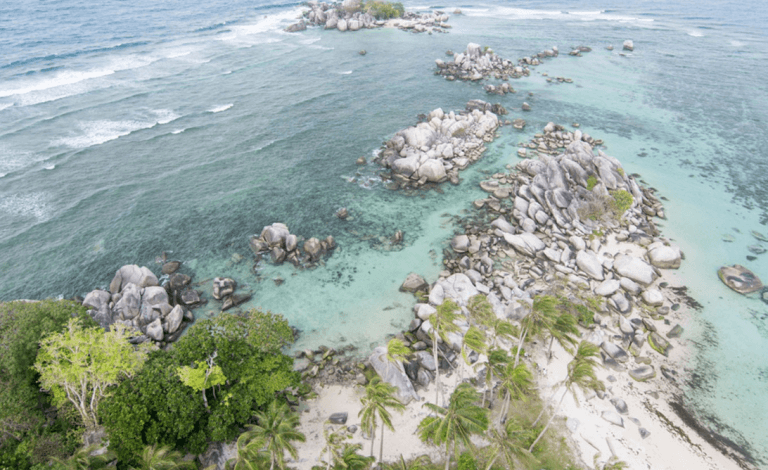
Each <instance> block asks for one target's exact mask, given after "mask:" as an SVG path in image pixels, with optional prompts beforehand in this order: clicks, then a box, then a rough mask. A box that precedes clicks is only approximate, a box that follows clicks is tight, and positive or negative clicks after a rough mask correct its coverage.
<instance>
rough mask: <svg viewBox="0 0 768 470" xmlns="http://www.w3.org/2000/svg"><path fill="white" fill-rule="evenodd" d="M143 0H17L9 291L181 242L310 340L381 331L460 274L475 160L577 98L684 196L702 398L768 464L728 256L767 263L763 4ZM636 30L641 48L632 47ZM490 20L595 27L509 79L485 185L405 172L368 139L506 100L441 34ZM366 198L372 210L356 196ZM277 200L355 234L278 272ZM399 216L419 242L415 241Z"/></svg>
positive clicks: (81, 283)
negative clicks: (425, 12)
mask: <svg viewBox="0 0 768 470" xmlns="http://www.w3.org/2000/svg"><path fill="white" fill-rule="evenodd" d="M131 5H132V6H131V7H126V6H125V5H124V4H122V3H121V2H109V1H105V2H101V3H100V4H99V5H98V6H93V5H89V6H82V5H80V4H78V3H77V2H66V1H65V2H59V3H57V5H56V6H55V7H53V6H49V7H45V8H43V7H39V8H38V7H35V6H33V5H31V4H23V5H21V6H18V5H3V6H0V18H4V20H3V21H2V22H0V51H2V53H0V175H2V176H0V299H1V300H10V299H15V298H41V297H48V296H72V295H83V294H85V293H86V292H88V291H89V290H90V289H92V288H94V287H104V286H106V285H107V284H108V283H109V281H110V280H111V277H112V275H113V274H114V271H115V270H116V269H117V268H118V267H119V266H121V265H123V264H128V263H137V264H140V265H147V266H150V267H151V268H152V269H155V270H156V271H159V267H158V266H157V265H156V264H154V259H155V257H156V256H157V255H159V254H160V253H161V252H162V251H167V252H169V253H170V256H171V257H172V258H177V259H181V260H183V261H184V262H185V268H184V269H186V270H187V272H189V273H191V274H194V277H195V280H197V281H202V280H206V279H209V278H212V277H214V276H218V275H229V276H232V277H234V278H235V279H236V280H237V281H238V283H239V285H240V289H242V290H243V291H249V292H252V293H253V295H254V299H253V301H252V302H251V303H250V305H253V306H262V307H265V308H269V309H271V310H273V311H276V312H281V313H283V314H284V315H286V317H288V318H289V319H290V321H291V322H292V323H293V324H295V325H296V326H297V327H298V328H300V329H301V330H302V331H303V333H304V334H303V335H302V337H301V340H300V343H299V345H298V346H299V347H304V346H316V345H318V344H321V343H325V344H334V345H344V344H353V345H356V346H358V347H360V348H361V349H362V350H366V349H367V348H368V347H369V346H370V345H371V344H375V343H377V342H380V341H381V340H382V338H384V336H385V335H386V334H390V333H394V332H395V331H397V330H398V329H401V328H402V327H404V326H405V325H406V324H407V323H408V322H409V321H410V318H411V313H410V309H411V306H412V304H413V298H412V296H409V295H405V294H402V293H399V292H398V290H397V288H398V287H399V285H400V283H401V282H402V280H403V279H404V278H405V276H406V275H407V274H408V273H409V272H412V271H414V272H418V273H421V274H422V275H424V276H426V277H427V279H428V280H430V281H431V280H434V279H435V278H436V276H437V273H438V272H439V270H440V262H441V253H442V250H443V249H444V248H445V246H446V244H445V240H446V239H447V238H448V237H449V236H450V234H451V233H452V232H453V230H454V226H453V220H454V219H453V217H455V216H460V215H462V212H463V211H465V210H466V209H467V208H468V207H469V203H470V201H471V200H473V199H475V198H477V197H479V196H480V194H481V193H480V191H479V189H476V188H477V185H476V182H477V181H479V180H480V179H481V178H482V177H483V176H484V174H486V173H488V172H493V171H496V170H497V169H499V168H501V167H503V165H505V164H507V163H511V164H514V163H515V161H516V157H514V153H515V146H516V144H517V142H518V141H522V140H527V139H528V138H530V136H531V135H532V134H533V133H535V132H536V130H538V129H541V128H542V127H543V126H544V125H545V124H546V123H547V122H548V121H555V122H558V123H563V124H570V123H572V122H579V123H580V124H581V125H582V127H581V128H582V130H584V131H586V132H588V133H590V134H592V135H593V136H595V137H597V138H602V139H604V140H605V141H606V145H607V152H608V153H610V154H611V155H614V156H616V157H617V158H619V159H620V160H621V161H622V162H623V163H624V166H625V168H627V170H629V171H630V172H637V173H640V174H641V175H642V177H643V179H644V181H646V183H647V184H648V185H649V186H653V187H655V188H657V189H659V191H660V194H661V195H662V196H664V197H666V198H667V199H668V201H667V202H666V203H665V204H666V212H667V216H668V218H669V220H668V221H666V222H665V223H663V224H662V225H663V226H664V232H665V234H667V235H668V236H670V237H672V238H674V239H675V240H676V241H677V243H679V244H680V246H681V247H682V248H683V250H684V251H685V252H686V254H687V259H686V262H685V263H684V265H683V268H682V269H681V270H680V275H681V276H682V277H683V278H684V279H685V281H686V284H687V285H688V286H689V287H690V294H691V295H692V296H693V297H694V298H695V299H697V300H698V301H699V302H700V303H701V304H702V305H703V306H704V308H703V309H702V310H701V311H699V312H696V314H695V315H696V316H695V318H694V319H693V322H692V323H691V324H690V325H689V326H688V327H687V330H686V337H687V338H688V339H689V340H690V342H691V344H692V345H693V348H694V349H693V351H694V353H693V356H692V359H691V363H690V364H689V367H688V368H689V372H691V376H692V377H693V378H694V379H695V380H692V381H691V383H690V384H688V385H687V388H686V396H685V398H686V404H687V405H688V408H689V409H690V410H692V411H693V412H694V414H696V415H697V417H698V418H699V420H700V421H701V422H703V423H704V424H706V425H707V426H709V427H711V428H712V429H715V430H717V431H718V432H720V433H721V434H723V435H724V436H726V437H727V438H728V439H730V440H732V441H733V442H735V443H736V444H737V445H739V446H742V447H743V448H745V449H746V451H747V452H749V453H750V454H751V455H752V456H753V458H754V459H756V461H758V463H760V464H761V465H762V466H765V465H766V463H765V462H767V461H768V460H766V459H768V455H766V454H767V452H766V450H765V449H768V437H766V436H768V425H766V422H767V421H766V419H765V418H766V417H768V405H766V402H767V401H766V397H768V361H767V360H766V359H765V353H764V351H766V350H768V323H766V322H767V321H768V320H766V315H768V306H766V305H765V304H763V303H761V302H760V301H759V300H757V299H754V298H745V297H742V296H740V295H738V294H736V293H734V292H731V291H730V290H728V289H727V288H726V287H725V286H723V285H722V284H721V283H720V282H719V280H718V279H717V277H716V275H715V271H716V270H717V268H718V267H719V266H721V265H723V264H734V263H740V264H743V265H744V266H747V267H748V268H750V269H752V270H753V271H754V272H755V273H757V274H758V276H761V277H762V278H763V279H764V280H768V262H766V260H768V258H766V256H768V254H766V255H760V256H757V258H756V259H755V260H754V261H749V260H747V258H746V256H747V255H749V254H750V253H749V252H748V251H747V246H748V245H752V244H757V243H758V242H757V240H755V239H754V238H753V237H752V236H751V235H750V234H749V233H750V231H751V230H758V231H760V232H763V233H766V232H768V227H767V226H766V223H768V183H767V182H766V178H765V175H766V174H768V158H767V157H768V155H766V150H765V149H766V148H768V137H766V136H767V135H768V132H767V131H768V129H767V127H768V125H767V124H766V123H767V122H768V90H767V86H766V82H765V81H764V80H762V79H761V77H763V76H765V73H766V63H768V62H766V60H765V59H766V58H768V46H767V42H766V29H765V24H768V23H766V21H768V18H766V17H767V16H768V15H767V14H766V11H765V10H766V9H765V7H764V6H762V4H760V3H758V2H754V3H753V4H749V3H747V4H744V3H742V4H739V5H729V4H721V3H715V2H712V3H711V4H709V3H708V4H697V5H696V6H691V5H682V4H667V3H664V4H662V3H655V2H639V3H637V2H636V3H634V4H633V6H632V7H631V8H629V7H626V6H623V5H620V4H613V3H610V2H597V1H590V2H587V3H584V2H580V3H578V4H576V3H573V4H558V6H557V8H553V7H551V5H549V4H546V3H544V2H523V3H517V4H515V7H514V8H513V7H510V6H509V5H508V4H506V3H504V4H501V3H498V4H497V3H485V4H463V5H454V4H450V5H443V6H445V8H446V10H448V11H452V10H453V9H454V8H455V7H456V6H461V8H462V9H463V10H464V13H465V14H464V15H462V16H455V17H452V18H451V20H450V23H451V24H453V28H452V29H451V30H450V33H449V34H445V35H432V36H428V35H413V34H407V33H403V32H401V31H396V30H372V31H362V32H358V33H355V34H340V33H338V32H335V31H321V30H317V29H310V30H308V31H305V32H302V33H299V34H287V33H283V32H281V31H280V30H281V28H282V27H284V26H285V25H287V24H289V23H290V22H291V21H292V20H293V18H295V15H296V11H297V8H298V7H297V6H296V5H286V4H275V5H270V4H265V3H262V4H260V5H257V6H256V7H254V5H252V4H248V3H246V2H239V1H237V0H220V1H217V2H207V3H206V4H205V5H189V4H188V2H186V3H181V2H164V3H163V4H161V5H158V4H156V3H155V2H148V1H141V0H139V1H136V2H132V4H131ZM407 6H409V7H411V8H419V7H421V6H419V5H417V4H414V3H411V4H409V5H407ZM423 6H426V5H423ZM745 11H747V12H749V14H744V12H745ZM629 38H631V39H633V40H634V42H635V51H634V53H632V54H628V55H627V56H626V57H625V56H621V55H619V50H618V49H620V45H621V42H622V41H623V40H624V39H629ZM470 41H472V42H477V43H480V44H482V45H489V46H491V47H492V48H493V49H494V50H495V51H496V52H497V53H498V54H500V55H501V56H503V57H508V58H518V57H521V56H523V55H527V54H530V53H534V52H537V51H540V50H543V49H545V48H548V47H551V46H552V45H558V46H559V48H560V50H561V51H562V52H567V51H568V50H569V47H570V46H575V45H579V44H584V45H587V46H590V47H592V48H593V49H594V50H593V52H591V53H588V54H585V55H584V57H580V58H574V57H568V56H566V55H565V54H563V55H561V56H560V57H559V58H557V59H554V60H549V61H547V62H546V63H545V64H544V65H542V66H540V67H538V68H537V69H536V71H535V73H534V74H533V75H532V76H531V77H530V78H528V79H523V80H520V81H516V82H513V86H514V87H515V88H516V89H517V90H518V93H517V94H513V95H507V96H505V97H501V98H497V97H493V99H492V101H500V102H502V103H503V104H504V105H505V106H506V107H507V108H508V109H509V110H510V118H514V117H519V116H521V111H520V105H521V103H522V101H523V100H526V101H528V102H529V103H531V104H532V106H533V110H532V111H531V112H530V113H526V114H525V116H524V117H525V118H526V120H527V121H528V127H527V128H526V131H525V132H517V131H513V130H511V129H509V128H504V129H503V130H502V131H501V134H502V136H501V138H500V139H498V140H497V141H496V142H494V143H493V144H491V145H490V148H489V151H488V152H487V153H486V156H485V158H484V159H483V160H482V161H481V162H480V163H478V164H476V165H475V166H473V167H472V168H471V169H470V170H468V171H466V172H464V173H462V177H463V182H462V184H461V185H459V186H458V187H451V186H449V187H445V188H444V192H443V193H442V194H439V193H436V192H429V193H426V194H420V195H416V196H411V197H409V196H405V195H403V194H400V193H392V192H390V191H388V190H386V189H385V188H384V187H383V186H382V185H381V183H380V182H379V181H378V180H377V178H376V167H375V166H374V165H370V164H369V165H365V166H362V167H358V166H357V165H356V164H355V160H356V159H357V158H358V157H359V156H366V157H368V158H369V159H370V156H371V154H372V152H373V151H374V150H375V149H376V148H377V147H378V146H379V145H380V144H381V142H382V141H384V140H385V139H387V138H388V137H389V136H391V135H392V134H393V133H394V132H396V131H397V130H399V129H401V128H403V127H405V126H406V125H410V124H413V123H415V121H416V116H417V115H418V114H419V113H426V112H428V111H430V110H432V109H434V108H437V107H442V108H443V109H445V110H449V109H461V108H463V106H464V103H465V102H466V101H467V100H469V99H473V98H481V99H488V98H485V94H484V93H483V91H482V89H481V88H480V87H479V86H478V85H473V84H466V83H449V82H446V81H444V80H442V79H440V78H439V77H435V76H433V75H432V72H433V66H434V65H433V64H434V59H436V58H443V57H445V55H444V53H445V50H447V49H452V50H462V49H463V48H464V47H465V46H466V44H467V43H468V42H470ZM608 44H613V45H614V46H615V47H616V48H617V49H616V50H614V51H613V52H609V51H607V50H605V49H604V46H606V45H608ZM360 49H366V50H367V51H368V54H367V55H366V56H360V55H358V54H357V51H359V50H360ZM540 73H547V74H549V75H550V76H566V77H570V78H572V79H573V80H574V83H573V84H561V85H556V84H548V83H547V82H546V81H545V78H544V77H542V76H541V75H540ZM529 92H530V93H533V96H528V93H529ZM342 206H346V207H348V208H349V210H350V212H351V214H352V217H351V218H350V220H347V221H340V220H338V219H337V218H336V217H334V215H333V214H334V212H335V210H336V209H337V208H339V207H342ZM275 221H281V222H285V223H287V224H288V225H289V227H290V229H291V231H292V232H293V233H296V234H299V235H303V236H305V237H310V236H322V237H325V236H327V235H333V236H334V237H335V238H336V239H337V242H338V244H339V249H338V250H337V252H336V253H334V255H333V256H332V257H331V258H330V259H329V260H328V261H327V264H326V266H324V267H321V268H318V269H316V270H313V271H296V270H294V269H293V268H292V267H291V266H282V267H278V268H275V267H272V266H269V265H262V266H261V267H260V270H259V276H258V277H257V276H256V275H254V274H253V272H252V271H251V268H252V264H253V263H252V261H251V257H250V255H249V250H248V245H247V239H248V237H249V236H250V235H251V234H253V233H257V232H259V231H260V230H261V228H262V227H263V226H264V225H267V224H270V223H272V222H275ZM398 229H399V230H403V231H404V232H405V243H404V246H403V247H401V248H397V249H392V248H391V246H390V245H389V243H388V242H387V239H388V238H389V237H391V236H392V235H393V234H394V232H395V231H396V230H398ZM736 230H738V231H736ZM723 234H728V235H730V236H732V237H733V241H732V242H724V241H723ZM763 245H764V246H765V245H766V244H765V243H763ZM235 253H238V254H240V255H243V256H244V261H242V262H240V263H233V261H232V256H233V255H234V254H235ZM278 276H279V277H281V278H283V279H284V280H285V282H284V283H283V284H282V285H280V286H276V285H275V283H274V282H272V279H273V278H275V277H278ZM208 284H209V283H206V286H207V285H208ZM206 311H207V310H206V309H205V308H203V309H202V310H198V312H200V313H202V314H204V313H205V312H206Z"/></svg>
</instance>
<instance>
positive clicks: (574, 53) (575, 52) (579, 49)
mask: <svg viewBox="0 0 768 470" xmlns="http://www.w3.org/2000/svg"><path fill="white" fill-rule="evenodd" d="M583 52H584V53H586V52H592V48H591V47H587V46H576V47H574V48H573V49H571V52H569V53H568V55H571V56H575V57H581V54H582V53H583Z"/></svg>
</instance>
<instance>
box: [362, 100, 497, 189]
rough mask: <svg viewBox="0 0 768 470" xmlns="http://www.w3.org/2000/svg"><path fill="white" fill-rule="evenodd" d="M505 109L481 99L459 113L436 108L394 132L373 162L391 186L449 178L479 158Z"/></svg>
mask: <svg viewBox="0 0 768 470" xmlns="http://www.w3.org/2000/svg"><path fill="white" fill-rule="evenodd" d="M504 113H506V110H504V109H503V107H501V106H499V105H491V104H489V103H486V102H484V101H479V100H475V101H470V102H469V103H468V104H467V108H466V109H465V110H464V111H462V112H460V113H455V112H453V111H451V112H450V113H445V112H444V111H443V110H442V109H440V108H438V109H435V110H434V111H432V112H430V113H429V115H428V116H427V117H426V122H422V123H420V124H417V125H415V126H411V127H408V128H405V129H403V130H401V131H399V132H397V133H396V134H395V135H394V137H392V138H391V139H390V140H389V141H387V142H386V144H385V146H384V147H383V148H382V149H381V150H380V151H379V153H378V155H377V157H376V159H375V161H377V162H378V163H380V164H381V165H382V166H384V167H385V168H387V169H389V170H390V173H389V174H388V175H385V176H386V177H388V178H391V187H392V188H393V189H394V188H415V187H420V186H423V185H425V184H427V183H431V184H439V183H443V182H445V181H449V180H450V181H451V182H452V183H455V184H458V181H459V180H458V174H459V171H460V170H463V169H465V168H466V167H467V166H469V164H470V163H472V162H475V161H477V160H479V159H480V158H481V157H482V155H483V153H484V152H485V150H486V147H485V143H486V142H491V141H493V139H494V137H495V131H496V128H497V127H498V126H499V119H498V114H504Z"/></svg>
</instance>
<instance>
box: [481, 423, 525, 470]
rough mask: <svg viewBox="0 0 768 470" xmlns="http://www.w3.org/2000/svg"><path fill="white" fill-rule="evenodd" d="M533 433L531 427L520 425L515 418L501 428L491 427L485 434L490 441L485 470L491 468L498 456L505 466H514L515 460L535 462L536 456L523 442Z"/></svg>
mask: <svg viewBox="0 0 768 470" xmlns="http://www.w3.org/2000/svg"><path fill="white" fill-rule="evenodd" d="M534 435H535V433H534V431H533V430H532V429H528V428H526V427H524V426H522V425H520V424H519V423H518V422H517V421H516V420H510V421H507V424H506V426H505V427H504V429H503V430H500V429H491V430H490V431H489V432H488V434H487V436H486V437H487V438H488V440H489V441H490V442H491V445H490V448H491V455H490V460H489V461H488V466H487V467H486V470H491V467H493V464H494V463H496V460H498V459H499V458H501V459H502V461H503V462H504V464H505V467H506V468H514V466H515V465H514V464H515V461H516V460H524V461H526V462H528V463H535V462H536V458H535V457H534V456H533V454H531V453H530V452H528V450H527V449H526V448H525V447H526V445H525V443H526V442H528V441H529V440H530V439H532V438H533V436H534Z"/></svg>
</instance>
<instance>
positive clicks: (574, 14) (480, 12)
mask: <svg viewBox="0 0 768 470" xmlns="http://www.w3.org/2000/svg"><path fill="white" fill-rule="evenodd" d="M461 11H462V13H463V14H464V15H466V16H482V17H501V18H508V19H512V20H581V21H616V22H619V23H630V22H631V23H640V24H642V23H652V22H653V19H651V18H636V17H633V16H622V15H613V14H610V13H606V12H605V10H593V11H560V10H534V9H527V8H513V7H497V8H462V9H461Z"/></svg>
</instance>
